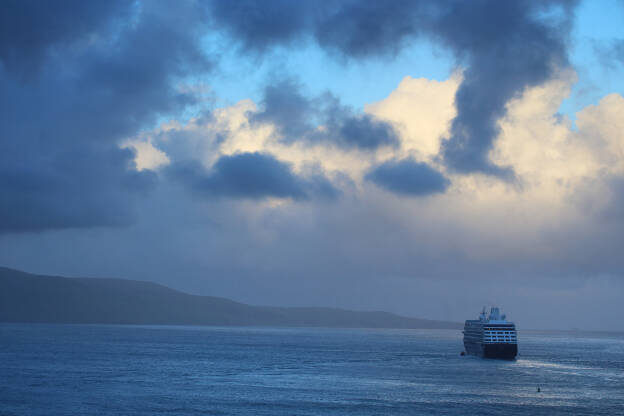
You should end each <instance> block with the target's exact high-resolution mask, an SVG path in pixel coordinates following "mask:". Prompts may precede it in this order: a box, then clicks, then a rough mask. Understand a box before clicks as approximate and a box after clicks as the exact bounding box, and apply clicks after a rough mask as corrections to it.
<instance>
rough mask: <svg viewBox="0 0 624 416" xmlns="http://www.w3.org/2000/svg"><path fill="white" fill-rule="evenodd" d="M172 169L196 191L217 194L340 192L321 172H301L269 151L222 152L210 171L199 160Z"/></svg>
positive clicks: (254, 195)
mask: <svg viewBox="0 0 624 416" xmlns="http://www.w3.org/2000/svg"><path fill="white" fill-rule="evenodd" d="M169 171H170V172H171V174H172V176H173V177H174V178H176V179H178V180H180V181H182V182H184V183H185V184H186V185H188V186H189V187H191V189H193V190H194V191H197V192H201V193H204V194H207V195H210V196H216V197H229V198H248V199H262V198H266V197H277V198H292V199H308V198H311V197H320V198H326V199H333V198H335V197H337V196H338V194H339V191H338V190H337V189H336V188H335V187H334V186H333V185H332V184H331V183H330V182H329V180H327V178H326V177H325V176H324V175H322V174H321V173H318V172H315V173H313V174H311V175H309V176H307V177H302V176H299V175H297V174H295V173H294V172H293V171H292V168H291V166H290V165H289V164H287V163H284V162H282V161H279V160H277V159H276V158H275V157H273V156H272V155H270V154H267V153H257V152H255V153H239V154H235V155H231V156H221V157H220V158H219V159H218V160H217V161H216V162H215V164H214V166H213V167H212V169H211V170H210V171H206V170H205V169H204V168H203V167H202V166H201V165H200V164H199V163H180V164H176V165H174V166H172V167H171V168H169Z"/></svg>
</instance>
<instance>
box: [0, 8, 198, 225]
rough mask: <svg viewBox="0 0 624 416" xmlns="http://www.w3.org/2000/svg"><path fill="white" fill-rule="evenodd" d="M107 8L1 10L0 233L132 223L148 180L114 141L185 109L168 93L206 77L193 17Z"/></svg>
mask: <svg viewBox="0 0 624 416" xmlns="http://www.w3.org/2000/svg"><path fill="white" fill-rule="evenodd" d="M108 3H109V2H76V4H74V3H73V2H61V3H58V4H56V3H55V4H54V7H51V6H49V3H48V2H19V3H17V2H16V3H10V7H5V6H6V5H5V4H3V11H2V19H3V22H4V21H5V22H12V23H10V25H12V26H9V27H13V26H15V30H14V31H11V30H9V29H7V27H6V26H3V28H2V29H0V30H2V39H1V40H0V45H1V46H0V125H2V128H3V131H2V136H3V139H2V141H0V183H2V187H0V202H1V204H0V206H1V207H0V233H2V232H19V231H30V230H42V229H50V228H66V227H90V226H100V225H106V226H108V225H119V224H127V223H129V222H130V221H132V217H133V209H132V206H133V202H134V199H135V198H137V197H138V196H140V195H141V193H142V192H143V191H146V190H147V189H149V187H150V185H151V184H153V182H154V176H153V174H151V173H149V172H137V171H136V170H135V169H134V162H133V159H134V155H133V153H132V152H131V151H129V150H127V149H120V148H119V142H120V140H121V139H123V138H126V137H128V136H130V135H133V134H135V133H136V132H137V131H138V130H139V129H140V128H142V127H145V126H146V125H150V124H151V123H153V122H154V121H155V120H156V118H157V117H158V116H159V114H164V113H169V114H170V113H175V112H176V111H177V110H179V109H182V108H184V106H185V105H186V104H188V103H191V102H193V97H192V96H189V95H187V94H183V93H179V92H177V91H176V89H175V88H174V87H173V86H172V81H173V80H174V79H175V77H177V76H183V75H185V74H187V73H189V71H191V70H205V69H207V68H208V66H209V64H208V62H207V61H206V59H205V58H204V57H203V56H202V54H201V53H200V51H199V49H198V48H197V42H196V40H197V39H196V37H197V34H196V33H195V32H194V30H193V29H192V27H193V24H195V23H198V21H199V20H198V19H200V16H201V14H200V13H198V11H197V10H193V8H192V7H191V6H190V4H185V5H183V6H181V7H176V8H175V9H168V8H167V7H166V3H158V2H148V3H145V4H144V3H141V4H140V5H137V4H132V3H126V2H124V3H123V4H124V7H119V6H116V5H114V4H113V3H111V4H110V5H108V6H104V4H108ZM22 25H26V26H22ZM189 28H191V29H189ZM30 31H33V32H37V33H34V34H30Z"/></svg>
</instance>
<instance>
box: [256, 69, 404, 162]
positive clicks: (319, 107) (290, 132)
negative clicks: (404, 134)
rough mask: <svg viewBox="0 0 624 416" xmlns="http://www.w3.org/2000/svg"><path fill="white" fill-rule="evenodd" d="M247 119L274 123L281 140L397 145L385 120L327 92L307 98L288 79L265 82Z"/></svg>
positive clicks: (360, 146)
mask: <svg viewBox="0 0 624 416" xmlns="http://www.w3.org/2000/svg"><path fill="white" fill-rule="evenodd" d="M250 120H251V121H252V123H253V122H257V123H266V122H269V123H272V124H274V125H275V126H276V128H277V130H278V133H279V134H280V136H281V140H283V141H285V142H294V141H298V140H299V141H305V142H308V143H311V144H313V143H319V142H326V143H328V144H334V145H336V146H339V147H342V148H346V149H350V148H354V149H361V150H368V151H371V150H375V149H377V148H379V147H383V146H394V147H396V146H397V145H398V144H399V138H398V135H397V134H396V132H395V131H394V128H393V127H392V125H390V124H389V123H387V122H384V121H381V120H378V119H375V118H374V117H373V116H371V115H370V114H356V113H355V112H354V111H353V110H351V109H350V108H349V107H347V106H343V105H341V104H340V101H339V100H338V99H337V98H336V97H334V96H333V95H331V94H330V93H325V94H323V95H321V96H319V97H315V98H308V97H306V96H304V95H303V93H302V92H301V87H300V86H299V85H297V84H296V83H295V82H293V81H292V80H281V81H279V82H276V83H273V84H269V85H267V86H266V88H265V90H264V97H263V99H262V109H261V110H260V111H258V112H256V113H254V114H252V115H251V117H250Z"/></svg>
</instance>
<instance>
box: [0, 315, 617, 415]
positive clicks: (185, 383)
mask: <svg viewBox="0 0 624 416" xmlns="http://www.w3.org/2000/svg"><path fill="white" fill-rule="evenodd" d="M518 336H519V356H518V357H517V359H516V360H514V361H502V360H491V359H483V358H479V357H474V356H461V355H460V352H461V351H462V349H463V347H462V334H461V331H460V330H457V331H452V330H388V329H310V328H231V327H227V328H226V327H179V326H115V325H42V324H28V325H22V324H0V415H3V416H4V415H16V416H17V415H19V416H22V415H23V416H26V415H28V416H35V415H46V416H47V415H129V416H130V415H132V416H135V415H360V416H364V415H430V414H431V415H567V416H572V415H624V334H622V333H583V332H535V331H523V330H522V329H519V332H518ZM538 387H539V389H540V391H539V392H538V391H537V390H538Z"/></svg>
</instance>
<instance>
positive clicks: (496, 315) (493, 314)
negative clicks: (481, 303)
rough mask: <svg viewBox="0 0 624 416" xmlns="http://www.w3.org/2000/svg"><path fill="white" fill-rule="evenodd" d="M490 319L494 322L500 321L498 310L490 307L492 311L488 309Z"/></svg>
mask: <svg viewBox="0 0 624 416" xmlns="http://www.w3.org/2000/svg"><path fill="white" fill-rule="evenodd" d="M490 319H492V320H494V321H498V320H499V319H500V311H499V310H498V308H494V307H492V309H490Z"/></svg>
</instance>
